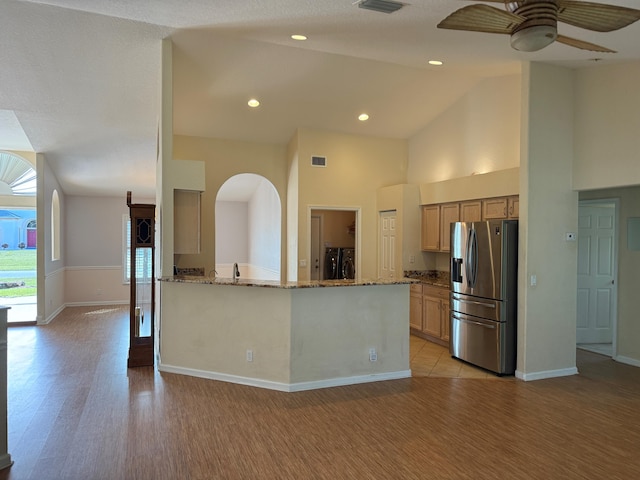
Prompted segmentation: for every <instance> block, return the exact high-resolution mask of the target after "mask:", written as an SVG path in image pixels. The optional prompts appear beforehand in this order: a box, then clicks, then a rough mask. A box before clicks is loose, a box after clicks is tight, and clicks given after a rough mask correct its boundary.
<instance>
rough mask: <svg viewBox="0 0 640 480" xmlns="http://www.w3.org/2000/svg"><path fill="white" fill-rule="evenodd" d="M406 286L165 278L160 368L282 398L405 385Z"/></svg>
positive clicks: (405, 283) (403, 281) (375, 282)
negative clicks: (396, 381) (254, 388)
mask: <svg viewBox="0 0 640 480" xmlns="http://www.w3.org/2000/svg"><path fill="white" fill-rule="evenodd" d="M412 282H413V281H412V280H409V279H401V280H355V281H354V280H337V281H321V282H318V281H316V282H288V283H281V282H272V281H256V280H243V279H238V280H232V279H225V278H209V277H188V276H174V277H163V278H161V279H160V295H161V298H162V302H161V309H160V316H159V335H158V337H159V344H158V356H159V362H158V369H159V370H160V371H163V372H170V373H179V374H185V375H192V376H197V377H204V378H211V379H215V380H222V381H228V382H233V383H240V384H245V385H253V386H257V387H262V388H270V389H274V390H281V391H288V392H293V391H301V390H309V389H315V388H325V387H332V386H339V385H350V384H356V383H364V382H373V381H380V380H390V379H398V378H406V377H410V376H411V370H410V369H409V284H410V283H412Z"/></svg>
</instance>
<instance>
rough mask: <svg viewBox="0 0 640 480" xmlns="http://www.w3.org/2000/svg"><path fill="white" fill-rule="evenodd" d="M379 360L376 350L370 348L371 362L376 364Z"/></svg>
mask: <svg viewBox="0 0 640 480" xmlns="http://www.w3.org/2000/svg"><path fill="white" fill-rule="evenodd" d="M377 360H378V354H377V353H376V349H375V348H370V349H369V361H370V362H375V361H377Z"/></svg>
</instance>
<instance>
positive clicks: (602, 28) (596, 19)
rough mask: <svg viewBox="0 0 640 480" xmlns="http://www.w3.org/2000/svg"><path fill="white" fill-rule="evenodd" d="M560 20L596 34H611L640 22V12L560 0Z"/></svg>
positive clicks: (572, 0)
mask: <svg viewBox="0 0 640 480" xmlns="http://www.w3.org/2000/svg"><path fill="white" fill-rule="evenodd" d="M558 20H560V21H561V22H564V23H568V24H569V25H573V26H575V27H580V28H586V29H587V30H593V31H595V32H611V31H613V30H618V29H620V28H623V27H626V26H627V25H631V24H632V23H633V22H635V21H637V20H640V10H636V9H634V8H628V7H620V6H617V5H605V4H602V3H593V2H578V1H575V0H558Z"/></svg>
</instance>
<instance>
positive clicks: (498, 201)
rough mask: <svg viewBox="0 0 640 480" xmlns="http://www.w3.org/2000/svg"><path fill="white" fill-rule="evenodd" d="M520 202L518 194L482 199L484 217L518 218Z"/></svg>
mask: <svg viewBox="0 0 640 480" xmlns="http://www.w3.org/2000/svg"><path fill="white" fill-rule="evenodd" d="M519 207H520V202H519V200H518V197H517V196H514V197H500V198H487V199H485V200H482V219H483V220H495V219H503V218H518V214H519Z"/></svg>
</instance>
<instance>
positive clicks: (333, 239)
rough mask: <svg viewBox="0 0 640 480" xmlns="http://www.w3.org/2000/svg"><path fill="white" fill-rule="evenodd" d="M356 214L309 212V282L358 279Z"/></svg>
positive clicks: (343, 210)
mask: <svg viewBox="0 0 640 480" xmlns="http://www.w3.org/2000/svg"><path fill="white" fill-rule="evenodd" d="M358 213H359V211H358V210H354V209H350V208H333V207H314V208H312V209H310V215H309V218H310V229H309V231H310V235H309V243H310V245H309V279H310V280H343V279H346V280H350V279H355V278H359V277H358V276H359V274H360V272H359V268H358V259H359V252H358V249H357V244H358V241H357V239H358V232H357V224H358V222H357V217H358Z"/></svg>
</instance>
